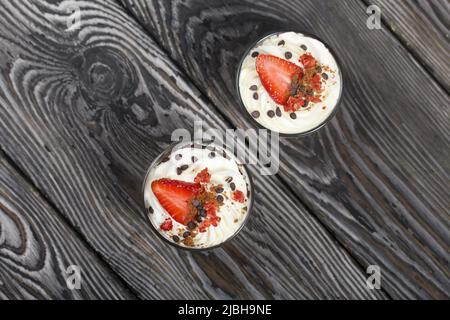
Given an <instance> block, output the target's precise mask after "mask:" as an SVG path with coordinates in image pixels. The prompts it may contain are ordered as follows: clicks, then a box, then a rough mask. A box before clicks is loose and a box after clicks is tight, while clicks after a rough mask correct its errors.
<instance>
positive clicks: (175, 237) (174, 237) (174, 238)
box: [172, 236, 180, 242]
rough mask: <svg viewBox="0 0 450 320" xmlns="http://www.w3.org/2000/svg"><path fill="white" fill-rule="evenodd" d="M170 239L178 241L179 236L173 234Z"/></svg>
mask: <svg viewBox="0 0 450 320" xmlns="http://www.w3.org/2000/svg"><path fill="white" fill-rule="evenodd" d="M172 240H173V241H174V242H179V241H180V237H179V236H173V237H172Z"/></svg>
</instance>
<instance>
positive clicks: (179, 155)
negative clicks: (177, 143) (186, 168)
mask: <svg viewBox="0 0 450 320" xmlns="http://www.w3.org/2000/svg"><path fill="white" fill-rule="evenodd" d="M181 158H183V155H182V154H177V155H176V156H175V160H181Z"/></svg>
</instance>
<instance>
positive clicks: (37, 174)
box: [0, 1, 386, 299]
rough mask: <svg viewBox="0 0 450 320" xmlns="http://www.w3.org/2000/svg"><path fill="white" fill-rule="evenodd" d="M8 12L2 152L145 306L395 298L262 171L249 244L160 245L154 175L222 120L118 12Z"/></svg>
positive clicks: (8, 8)
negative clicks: (196, 129) (153, 211)
mask: <svg viewBox="0 0 450 320" xmlns="http://www.w3.org/2000/svg"><path fill="white" fill-rule="evenodd" d="M68 4H69V2H66V1H63V2H61V1H48V2H47V1H21V2H18V3H14V4H13V3H12V2H7V1H5V2H1V3H0V11H1V12H2V15H1V16H0V41H1V46H0V62H1V63H0V88H1V90H0V109H1V112H2V118H1V121H0V145H1V146H2V147H3V148H4V149H5V151H6V152H7V153H8V155H9V156H10V157H11V158H12V159H13V160H14V161H15V162H16V163H17V165H18V166H19V167H20V168H21V170H23V172H25V173H26V174H27V175H29V176H30V178H31V179H32V181H33V183H34V184H35V185H36V186H37V187H38V188H39V189H40V190H41V191H42V192H43V193H45V194H46V195H47V197H48V198H49V199H50V200H51V201H52V202H53V203H54V204H55V206H56V207H57V209H58V210H59V211H60V212H61V213H62V214H64V215H65V216H66V217H67V219H68V220H69V221H70V223H71V224H72V225H73V226H75V227H76V228H77V230H79V232H80V233H81V234H83V236H84V237H85V238H86V239H87V241H88V242H89V244H90V245H91V246H92V247H93V248H94V249H95V250H96V251H97V252H98V253H99V254H100V255H101V257H102V258H103V259H104V260H105V261H107V262H108V264H110V266H111V267H112V268H113V269H114V270H115V271H116V272H117V274H118V275H119V276H120V277H121V278H122V279H123V280H124V281H126V282H127V283H128V285H129V287H130V288H132V290H133V292H134V293H135V294H136V295H137V296H138V297H141V298H158V299H162V298H189V299H194V298H195V299H200V298H287V299H294V298H366V299H374V298H386V296H385V295H384V294H383V292H380V291H370V290H368V289H367V288H366V283H365V274H364V272H363V270H361V268H360V266H358V265H357V264H356V263H355V261H354V260H353V259H352V258H351V257H350V256H349V255H348V254H347V252H346V251H345V250H343V248H342V247H341V246H340V245H339V244H337V243H336V242H335V240H334V239H333V237H331V236H330V234H329V233H328V232H327V231H326V230H325V229H324V228H323V226H321V225H320V223H318V221H317V220H316V219H315V218H314V217H312V216H311V215H310V214H309V213H308V211H307V210H306V209H305V207H304V206H303V205H302V204H301V203H300V202H299V201H298V199H296V197H295V196H294V195H293V194H292V193H291V192H290V191H289V190H288V189H287V188H286V187H285V186H284V185H283V184H282V183H281V182H280V181H279V179H278V178H276V177H266V178H263V177H260V176H258V175H256V171H255V170H252V172H253V173H254V174H255V184H256V188H257V191H256V206H255V210H254V212H253V213H252V215H253V216H252V218H251V220H250V222H249V224H248V226H247V227H246V228H245V230H244V231H243V232H242V234H241V235H240V236H239V237H238V238H236V239H235V240H233V241H232V242H231V243H229V244H227V245H225V246H224V247H223V248H221V249H217V250H214V251H212V252H207V253H191V252H186V251H180V250H177V249H175V248H172V247H170V246H168V245H166V244H164V243H162V242H161V241H160V240H159V238H157V237H156V236H155V235H154V234H153V232H152V230H151V229H150V228H151V227H150V226H149V224H148V223H147V221H146V219H145V216H144V212H143V210H142V195H141V190H140V189H141V183H142V180H143V178H144V174H145V171H146V169H147V166H148V165H149V164H150V163H151V161H152V160H153V159H154V158H155V157H156V156H157V155H158V154H159V153H160V152H161V151H162V150H163V149H164V148H165V147H167V146H168V144H169V143H170V136H171V133H172V132H173V131H174V130H175V129H177V128H186V129H190V130H191V129H192V125H193V121H194V119H202V120H204V122H205V127H214V128H218V129H220V130H224V129H225V128H227V126H228V124H227V122H226V121H225V120H224V119H223V118H222V117H221V116H218V115H217V113H216V112H215V110H214V108H213V107H212V106H211V105H209V104H208V103H206V102H205V101H204V99H203V98H202V97H201V94H200V93H199V92H198V91H197V90H196V89H195V88H193V87H192V85H191V84H190V83H189V82H188V81H187V79H186V78H185V77H184V76H183V75H182V74H181V73H180V71H179V70H178V69H177V67H176V66H175V65H174V64H173V63H172V62H171V61H170V59H169V58H168V57H167V56H166V55H165V54H164V53H163V52H162V51H161V50H160V49H159V48H158V46H157V45H156V44H155V43H154V42H153V41H152V40H151V39H150V38H149V37H148V36H147V35H146V34H145V33H144V32H143V30H142V29H141V28H140V27H139V25H138V24H137V23H135V22H133V20H132V19H130V17H129V16H128V15H127V13H126V12H125V11H124V10H123V8H122V7H120V6H119V5H117V4H115V2H112V1H88V2H79V5H80V6H81V8H80V9H81V12H82V15H81V16H82V20H81V28H80V29H78V30H75V31H73V32H67V31H66V28H67V25H66V22H67V18H68V17H69V13H68V10H67V9H68V8H67V5H68Z"/></svg>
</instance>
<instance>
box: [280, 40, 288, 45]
mask: <svg viewBox="0 0 450 320" xmlns="http://www.w3.org/2000/svg"><path fill="white" fill-rule="evenodd" d="M285 43H286V42H284V40H281V41H280V42H278V45H279V46H284V44H285Z"/></svg>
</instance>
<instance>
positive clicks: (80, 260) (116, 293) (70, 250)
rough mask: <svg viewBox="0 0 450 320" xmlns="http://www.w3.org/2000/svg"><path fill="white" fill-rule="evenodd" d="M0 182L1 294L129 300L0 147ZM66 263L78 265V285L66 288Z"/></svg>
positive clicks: (41, 297) (108, 273) (52, 297)
mask: <svg viewBox="0 0 450 320" xmlns="http://www.w3.org/2000/svg"><path fill="white" fill-rule="evenodd" d="M0 185H1V188H0V298H1V299H133V297H134V296H133V295H132V294H131V293H130V292H129V291H128V289H127V288H126V287H125V286H124V285H123V284H121V282H120V281H119V280H118V278H117V277H116V275H115V273H114V272H112V271H111V270H110V269H109V268H108V267H107V266H106V265H105V263H104V262H103V261H101V260H99V259H98V257H96V256H95V255H94V254H93V253H91V249H90V248H89V247H88V246H87V245H86V244H85V243H84V242H83V241H82V240H80V239H79V237H78V236H77V234H76V233H75V232H74V231H73V230H72V229H71V228H70V227H69V226H68V225H67V224H66V223H65V222H64V221H63V220H62V219H61V218H60V217H59V216H58V213H57V212H55V211H54V210H53V209H52V208H51V207H49V206H48V204H47V203H46V201H45V200H44V199H43V198H42V197H41V196H40V195H39V194H38V192H37V191H36V190H35V189H33V187H32V186H30V185H29V184H28V183H27V182H25V181H24V180H23V178H22V177H21V176H20V175H19V174H18V173H17V171H15V170H14V168H12V167H11V166H10V165H9V164H8V163H7V161H6V160H5V159H4V157H3V155H2V153H1V152H0ZM71 265H77V266H79V267H80V268H81V269H80V270H81V288H80V290H69V289H68V287H67V284H66V277H67V274H66V270H67V268H68V267H69V266H71Z"/></svg>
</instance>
